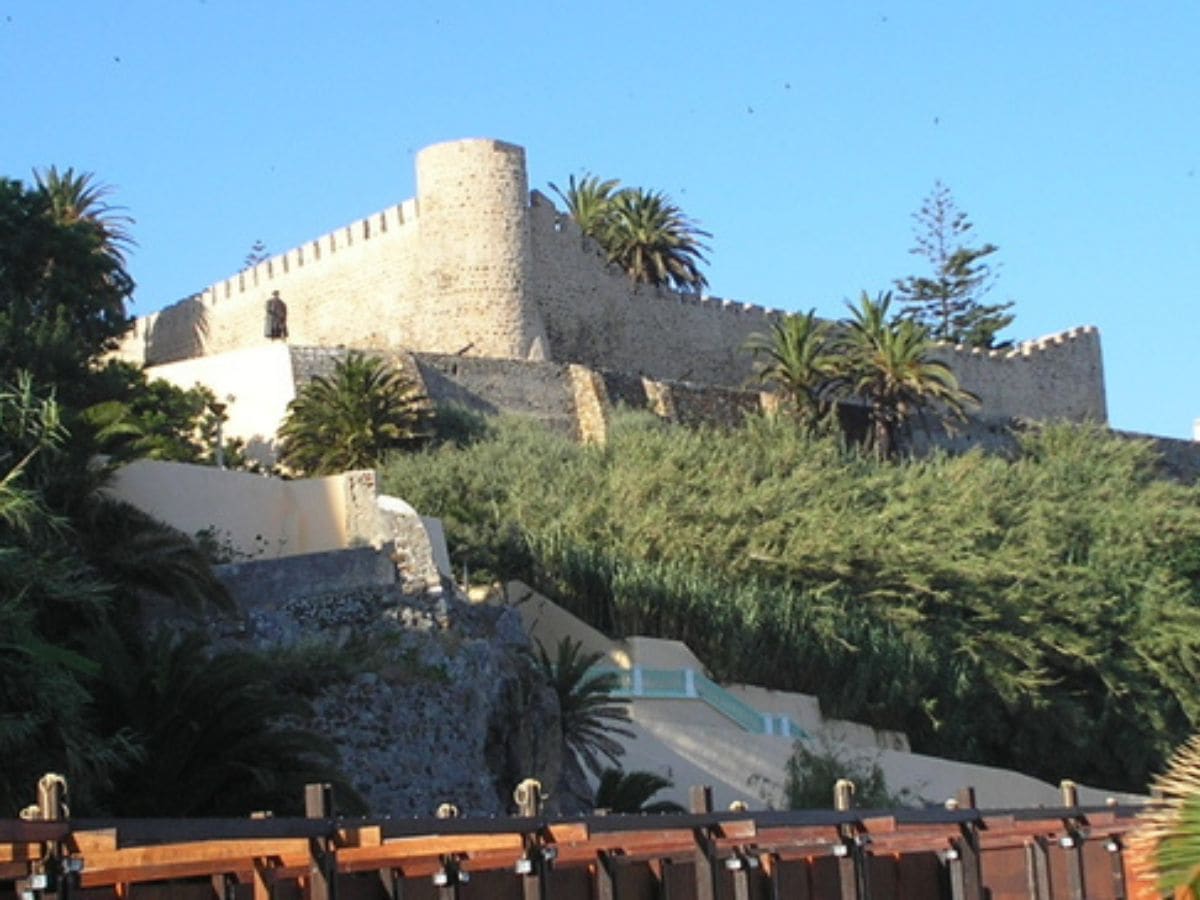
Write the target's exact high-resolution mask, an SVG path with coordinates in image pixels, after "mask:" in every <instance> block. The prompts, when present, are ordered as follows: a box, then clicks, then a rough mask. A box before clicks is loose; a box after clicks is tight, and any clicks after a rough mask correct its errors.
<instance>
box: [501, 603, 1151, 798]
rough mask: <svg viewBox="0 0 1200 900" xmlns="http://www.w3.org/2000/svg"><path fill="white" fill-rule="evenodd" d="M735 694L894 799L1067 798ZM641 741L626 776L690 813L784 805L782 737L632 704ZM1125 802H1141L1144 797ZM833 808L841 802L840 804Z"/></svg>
mask: <svg viewBox="0 0 1200 900" xmlns="http://www.w3.org/2000/svg"><path fill="white" fill-rule="evenodd" d="M506 596H507V598H508V601H509V602H514V603H516V604H517V609H518V610H519V611H520V613H521V617H522V621H523V622H524V624H525V627H526V629H527V631H528V632H529V633H530V634H531V635H532V636H533V637H535V638H538V639H540V640H541V641H542V642H543V643H544V644H545V645H546V646H548V647H549V646H551V645H552V644H553V643H555V642H557V641H558V640H559V639H560V638H561V637H562V636H564V635H569V636H571V637H572V638H574V639H576V640H580V641H582V643H583V647H584V649H585V650H587V651H590V652H596V653H605V654H606V657H607V660H608V661H610V662H611V663H614V664H617V665H621V666H622V667H625V668H628V667H629V666H632V665H640V666H644V667H646V668H697V669H699V670H702V669H703V666H702V664H701V661H700V660H698V659H697V658H696V656H695V655H694V654H693V653H692V652H691V650H690V649H689V648H688V647H687V646H686V645H684V644H681V643H680V642H678V641H666V640H660V639H656V638H630V639H628V640H626V641H612V640H610V639H609V638H607V637H605V636H604V635H603V634H602V633H600V632H599V631H597V630H595V629H594V628H591V627H590V626H588V625H586V624H585V623H583V622H581V621H580V620H579V619H577V618H575V617H574V616H572V615H571V614H570V613H568V612H567V611H566V610H564V609H562V608H561V607H559V606H557V605H556V604H554V603H553V602H551V601H550V600H548V599H547V598H545V597H544V596H542V595H540V594H538V593H537V592H536V591H534V590H533V589H532V588H529V587H528V586H526V585H524V584H522V583H521V582H511V583H510V584H509V585H508V588H507V594H506ZM726 690H728V691H729V692H730V693H732V694H734V696H736V697H738V698H739V699H741V700H743V701H744V702H746V703H748V704H749V705H750V706H752V707H754V708H755V709H757V710H758V711H760V712H764V713H767V712H770V713H781V714H786V715H790V716H791V717H792V718H793V719H794V720H795V721H796V722H797V724H799V725H801V726H802V727H803V728H805V729H806V730H807V731H808V733H809V734H810V735H811V736H812V737H813V738H814V739H815V743H814V744H813V745H812V746H813V747H814V748H815V749H817V750H818V751H820V750H822V749H824V748H831V749H833V750H835V751H837V752H839V753H840V754H842V755H843V756H846V757H849V758H851V759H855V760H861V761H864V762H865V763H866V764H868V765H870V764H878V765H879V766H880V768H881V769H882V770H883V772H884V775H885V777H886V779H887V783H888V786H889V788H890V789H891V790H892V791H900V790H902V789H907V790H908V791H910V792H911V794H912V795H913V796H914V797H919V798H924V799H926V800H929V801H935V802H940V801H942V800H945V799H947V798H949V797H953V796H954V795H955V794H956V793H957V791H958V790H959V789H960V788H963V787H967V786H971V787H974V788H975V789H976V797H977V800H978V803H979V805H980V806H983V807H987V806H990V807H993V808H1002V807H1018V806H1038V805H1046V806H1054V805H1057V804H1058V802H1059V792H1058V788H1057V787H1056V786H1054V785H1050V784H1047V783H1046V782H1043V781H1040V780H1038V779H1036V778H1032V777H1030V776H1028V775H1023V774H1021V773H1020V772H1013V771H1010V770H1007V769H997V768H993V767H991V766H979V765H974V764H971V763H963V762H957V761H954V760H947V759H941V758H938V757H933V756H926V755H924V754H920V753H912V752H910V751H909V749H908V741H907V738H906V737H905V736H904V735H903V734H900V733H899V732H892V731H881V732H877V731H875V730H874V729H872V728H870V727H869V726H867V725H862V724H859V723H855V722H846V721H842V720H839V719H826V718H825V717H824V716H822V714H821V709H820V704H819V703H818V701H817V699H816V698H815V697H810V696H806V695H802V694H792V693H788V692H785V691H769V690H766V689H765V688H760V687H754V686H748V685H727V686H726ZM630 714H631V716H632V717H633V726H632V730H633V732H634V737H633V738H632V739H629V740H626V741H624V742H623V743H624V746H625V751H626V752H625V756H624V757H623V758H622V760H621V764H622V766H623V767H624V768H625V769H626V770H627V771H628V770H633V769H643V770H646V771H652V772H658V773H659V774H662V775H665V776H666V777H668V778H670V779H671V780H672V781H674V783H675V787H674V789H673V790H670V791H666V792H664V793H663V795H662V797H663V798H664V799H672V800H675V801H676V802H678V803H681V804H684V805H686V803H687V790H688V787H689V786H690V785H694V784H708V785H711V786H712V787H713V788H714V797H715V801H716V803H717V806H718V807H719V808H724V807H726V806H727V805H728V804H729V803H731V802H732V801H734V800H745V801H747V802H749V803H750V804H751V805H752V806H762V805H763V804H764V802H769V803H772V804H778V803H779V800H780V796H781V791H782V786H783V783H784V777H785V775H784V773H785V771H786V769H785V766H786V763H787V760H788V757H789V756H790V755H791V753H792V742H791V741H790V740H788V739H786V738H783V737H779V736H774V735H760V734H751V733H748V732H745V731H743V730H741V729H740V728H738V727H737V726H736V725H734V724H733V723H732V722H731V721H730V720H729V719H728V718H726V717H725V716H724V715H723V714H722V713H720V712H718V711H717V710H715V709H713V708H712V707H710V706H708V705H707V704H705V703H703V702H701V701H698V700H662V699H646V698H642V699H637V700H633V701H631V702H630ZM1108 793H1109V792H1106V791H1104V790H1102V789H1097V788H1088V787H1082V788H1081V789H1080V799H1081V801H1082V802H1083V803H1085V804H1099V803H1102V802H1103V801H1104V799H1105V798H1106V796H1108ZM1117 796H1118V798H1120V799H1122V800H1128V801H1131V802H1137V801H1138V800H1140V799H1141V798H1138V797H1136V796H1135V795H1128V794H1118V795H1117ZM831 805H832V798H831Z"/></svg>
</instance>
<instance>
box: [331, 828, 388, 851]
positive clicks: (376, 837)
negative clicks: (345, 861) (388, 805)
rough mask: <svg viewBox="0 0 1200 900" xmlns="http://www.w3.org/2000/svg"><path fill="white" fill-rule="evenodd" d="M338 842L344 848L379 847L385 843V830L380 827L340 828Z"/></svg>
mask: <svg viewBox="0 0 1200 900" xmlns="http://www.w3.org/2000/svg"><path fill="white" fill-rule="evenodd" d="M337 842H338V844H339V845H340V846H342V847H378V846H379V845H380V844H382V843H383V829H382V828H380V827H379V826H378V825H363V826H360V827H358V828H339V829H338V832H337Z"/></svg>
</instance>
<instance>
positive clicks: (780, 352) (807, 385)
mask: <svg viewBox="0 0 1200 900" xmlns="http://www.w3.org/2000/svg"><path fill="white" fill-rule="evenodd" d="M746 349H748V350H749V351H750V352H751V353H753V354H754V359H755V368H756V369H757V374H758V379H759V381H761V382H763V383H764V384H774V385H776V386H777V387H778V388H779V390H780V392H781V393H782V394H783V396H784V398H785V400H786V401H787V403H788V405H789V406H790V407H791V410H792V412H793V413H794V414H795V416H796V418H797V419H798V420H799V421H800V423H801V425H803V426H804V427H806V428H811V427H813V426H815V425H816V424H817V423H819V422H820V421H821V420H822V419H823V418H824V417H825V416H826V414H827V413H828V412H829V409H830V406H831V402H830V390H831V388H832V387H833V383H834V378H835V360H834V357H833V355H832V352H831V351H832V338H831V334H830V329H829V326H828V324H826V323H825V322H823V321H821V320H820V319H818V318H817V316H816V310H812V309H810V310H809V311H808V312H807V313H804V314H803V315H800V314H797V315H790V316H785V317H784V318H782V319H780V320H779V321H777V322H775V323H773V324H772V325H771V331H770V333H769V334H755V335H752V336H751V338H750V340H748V341H747V342H746Z"/></svg>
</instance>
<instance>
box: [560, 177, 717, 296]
mask: <svg viewBox="0 0 1200 900" xmlns="http://www.w3.org/2000/svg"><path fill="white" fill-rule="evenodd" d="M619 185H620V182H619V181H617V180H616V179H608V180H601V179H600V178H598V177H596V176H595V175H585V176H583V177H582V178H580V179H579V180H578V181H577V180H576V179H575V176H574V175H572V176H571V178H570V180H569V181H568V182H567V189H566V190H565V191H564V190H562V189H561V188H559V187H558V185H556V184H554V183H553V182H551V183H550V187H551V188H553V189H554V192H555V193H556V194H558V196H559V197H560V198H561V199H562V201H563V203H565V204H566V207H567V212H568V213H570V215H571V218H572V219H574V220H575V221H576V222H577V223H578V224H579V228H580V230H581V231H583V233H584V234H585V235H587V236H588V237H590V238H593V239H594V240H595V241H596V242H597V243H599V244H600V246H601V247H602V248H603V249H604V252H605V254H606V255H607V257H608V261H609V262H610V263H614V264H616V265H618V266H620V267H621V268H622V269H624V270H625V272H626V273H627V274H628V275H629V277H630V278H632V279H633V280H634V281H635V282H636V283H638V284H651V285H666V286H669V287H673V288H674V289H675V290H677V291H682V292H684V293H699V292H700V291H701V290H702V289H703V288H705V287H707V286H708V280H707V279H706V278H705V277H704V275H703V274H702V273H701V272H700V268H699V263H703V262H707V261H708V260H707V259H705V256H704V252H705V251H706V250H708V247H707V245H705V244H704V242H703V238H709V237H712V235H711V234H709V233H708V232H707V231H705V230H704V229H702V228H700V227H699V226H698V225H697V224H696V222H694V221H693V220H692V219H691V218H689V217H688V216H687V215H685V214H684V213H683V211H682V210H680V209H679V207H678V206H676V205H675V204H674V203H672V202H671V199H670V198H669V197H667V195H666V194H664V193H662V192H661V191H651V190H647V189H645V188H620V189H619V190H618V187H619Z"/></svg>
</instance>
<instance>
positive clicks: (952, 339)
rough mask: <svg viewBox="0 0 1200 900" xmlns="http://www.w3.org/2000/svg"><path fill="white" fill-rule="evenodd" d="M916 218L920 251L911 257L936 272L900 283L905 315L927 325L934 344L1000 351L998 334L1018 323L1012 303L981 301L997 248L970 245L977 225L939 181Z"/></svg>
mask: <svg viewBox="0 0 1200 900" xmlns="http://www.w3.org/2000/svg"><path fill="white" fill-rule="evenodd" d="M913 218H914V219H915V220H916V222H917V228H916V231H915V234H916V246H914V247H913V248H912V249H911V250H910V251H909V252H910V253H912V254H914V255H916V256H923V257H925V259H927V260H928V261H929V263H930V265H931V266H932V268H933V273H932V275H910V276H909V277H907V278H902V279H899V280H897V281H896V294H897V296H898V298H899V300H900V302H901V303H902V304H903V306H904V314H905V316H906V317H907V318H910V319H913V320H914V321H916V322H918V323H919V324H921V325H924V326H925V327H926V328H927V329H928V330H929V334H930V337H932V338H933V339H934V340H936V341H947V342H949V343H952V344H966V345H968V346H971V347H994V346H996V334H997V333H998V332H1000V331H1002V330H1003V329H1005V328H1007V327H1008V326H1009V325H1011V324H1012V321H1013V318H1014V316H1013V315H1012V313H1010V312H1009V311H1008V310H1010V309H1012V306H1013V304H1012V302H1011V301H1010V302H1007V303H996V304H985V303H984V302H983V298H984V296H985V295H986V294H987V293H988V291H990V290H991V289H992V287H993V286H994V284H995V281H996V272H995V269H994V268H993V265H992V261H991V259H990V257H991V256H992V254H994V253H995V252H996V251H997V250H998V249H999V248H998V247H997V246H996V245H995V244H982V245H979V246H972V245H971V243H970V242H971V240H972V238H973V235H972V234H971V230H972V228H973V227H974V226H973V225H972V223H971V222H970V220H969V219H968V218H967V214H966V213H965V212H963V211H962V210H960V209H959V208H958V206H957V205H956V204H955V203H954V197H953V196H952V195H951V194H950V189H949V188H948V187H946V186H945V185H944V184H942V183H941V182H940V181H937V182H934V185H933V190H932V192H930V194H929V196H928V197H927V198H926V199H925V202H924V203H923V204H922V205H921V209H920V211H919V212H917V213H915V214H914V215H913Z"/></svg>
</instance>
